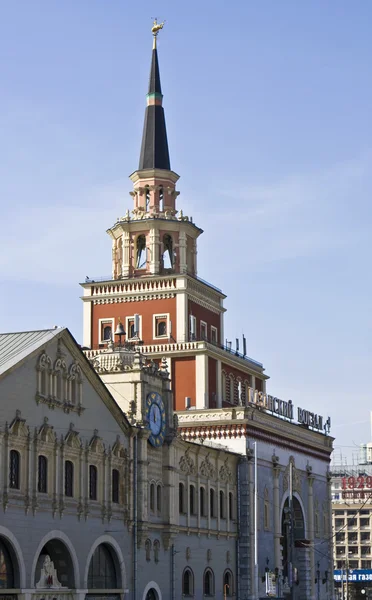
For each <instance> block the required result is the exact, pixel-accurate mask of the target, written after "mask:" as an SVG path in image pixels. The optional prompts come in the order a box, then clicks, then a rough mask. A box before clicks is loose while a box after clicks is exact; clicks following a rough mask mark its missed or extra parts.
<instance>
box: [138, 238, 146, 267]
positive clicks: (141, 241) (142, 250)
mask: <svg viewBox="0 0 372 600" xmlns="http://www.w3.org/2000/svg"><path fill="white" fill-rule="evenodd" d="M145 267H146V236H144V235H139V236H138V238H137V260H136V269H144V268H145Z"/></svg>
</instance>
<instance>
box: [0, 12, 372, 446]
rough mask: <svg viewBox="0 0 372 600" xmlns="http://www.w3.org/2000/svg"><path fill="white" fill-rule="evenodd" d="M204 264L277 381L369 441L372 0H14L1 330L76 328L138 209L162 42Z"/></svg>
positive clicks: (1, 47)
mask: <svg viewBox="0 0 372 600" xmlns="http://www.w3.org/2000/svg"><path fill="white" fill-rule="evenodd" d="M155 14H156V15H157V16H158V17H159V19H166V20H167V23H166V27H165V28H164V30H163V32H161V36H159V45H158V47H159V60H160V69H161V78H162V86H163V93H164V107H165V111H166V119H167V128H168V138H169V145H170V153H171V162H172V168H173V169H174V170H175V171H176V172H178V173H179V174H180V175H181V179H180V181H179V190H180V192H181V195H180V196H179V207H182V209H183V210H184V213H185V214H188V215H192V216H193V218H194V220H195V222H196V223H197V224H198V225H199V226H201V227H202V228H203V229H204V230H205V233H204V234H203V236H202V237H201V238H200V243H199V254H198V259H199V275H200V276H201V277H203V278H205V279H207V280H208V281H210V282H212V283H214V284H215V285H217V286H218V287H221V288H223V290H224V291H225V292H226V293H227V294H228V298H227V301H226V307H227V309H228V313H227V316H226V333H227V338H228V339H232V340H234V339H235V337H237V336H241V334H242V333H243V332H244V333H245V335H246V337H247V346H248V353H249V355H250V356H252V357H254V358H256V359H258V360H261V361H262V362H264V364H265V366H266V370H267V373H268V374H269V375H270V377H271V379H270V382H269V385H268V390H269V391H270V392H271V393H273V394H275V395H277V396H279V397H281V398H283V399H289V398H291V399H292V400H293V401H294V403H295V404H296V405H300V406H303V407H304V408H309V409H313V410H315V411H319V412H320V413H322V414H324V415H325V414H330V415H331V416H332V419H333V426H332V433H333V435H335V436H336V437H337V440H336V446H337V447H338V448H337V453H338V456H339V455H340V452H341V451H342V453H343V455H350V454H351V452H352V449H353V447H355V444H359V443H360V442H363V441H369V439H370V424H369V411H370V409H372V403H371V392H370V378H369V376H370V373H371V356H372V341H371V340H372V336H371V325H372V317H371V309H370V304H371V303H370V296H371V292H372V289H371V288H372V285H371V275H370V271H371V270H370V257H371V224H372V219H371V216H372V215H371V194H372V176H371V172H372V135H371V134H372V119H371V106H372V85H371V77H370V65H371V59H372V38H371V35H370V23H371V20H372V5H371V3H368V2H362V1H360V2H355V3H350V2H348V1H343V0H338V2H331V1H329V0H326V1H325V0H319V1H318V0H312V2H307V3H305V2H298V0H293V1H290V0H283V1H281V2H278V1H277V0H260V1H259V2H258V1H255V2H253V1H248V2H247V1H244V2H240V1H237V0H236V1H235V2H234V3H233V4H231V3H227V2H222V1H218V0H217V1H214V2H211V1H210V0H204V1H203V2H195V1H194V0H189V1H188V3H187V9H185V4H184V3H183V4H182V3H175V2H170V1H159V2H157V3H154V2H149V1H145V0H142V2H140V3H139V2H138V3H135V2H125V1H124V0H105V1H104V0H79V2H76V0H64V1H63V2H57V0H17V2H14V0H2V2H1V12H0V53H1V60H0V80H1V94H0V131H1V141H2V143H1V145H0V198H1V208H2V211H1V224H2V227H1V232H2V235H1V238H2V253H1V254H0V272H1V275H2V277H1V283H0V285H1V290H0V292H1V293H0V330H1V331H12V330H21V329H37V328H46V327H50V326H53V325H54V324H58V325H66V326H68V327H69V328H70V330H71V331H72V333H73V334H74V335H75V337H76V338H77V339H78V341H81V337H82V336H81V334H82V303H81V301H80V300H79V295H80V294H81V290H80V288H79V286H78V282H79V281H83V280H84V278H85V275H89V276H98V275H105V274H109V273H110V270H111V265H110V257H111V245H110V240H109V237H108V236H107V234H106V233H105V231H106V229H107V227H109V226H110V225H111V224H113V222H114V221H115V220H116V217H117V216H119V215H123V214H124V213H125V211H126V209H127V208H130V207H131V199H130V196H129V194H128V192H129V191H130V189H131V182H130V181H129V179H128V175H129V174H130V173H131V172H132V171H134V170H135V169H136V167H137V163H138V157H139V148H140V141H141V133H142V125H143V116H144V108H145V94H146V88H147V81H148V73H149V66H150V55H151V34H150V28H151V22H152V21H151V17H153V16H155Z"/></svg>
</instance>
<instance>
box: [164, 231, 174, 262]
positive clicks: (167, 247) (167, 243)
mask: <svg viewBox="0 0 372 600" xmlns="http://www.w3.org/2000/svg"><path fill="white" fill-rule="evenodd" d="M163 247H164V252H163V267H164V269H173V264H174V253H173V240H172V237H171V236H170V235H169V234H168V233H166V234H165V236H164V237H163Z"/></svg>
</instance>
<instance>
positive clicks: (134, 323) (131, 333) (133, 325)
mask: <svg viewBox="0 0 372 600" xmlns="http://www.w3.org/2000/svg"><path fill="white" fill-rule="evenodd" d="M125 325H126V328H125V331H126V333H127V340H128V341H131V340H142V318H141V316H140V315H133V316H132V317H126V319H125Z"/></svg>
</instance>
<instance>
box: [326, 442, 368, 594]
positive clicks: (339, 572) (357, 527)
mask: <svg viewBox="0 0 372 600" xmlns="http://www.w3.org/2000/svg"><path fill="white" fill-rule="evenodd" d="M371 446H372V444H370V443H367V444H362V445H361V446H360V449H359V460H356V461H355V462H354V464H352V465H348V464H345V463H344V462H343V461H342V459H341V457H340V458H335V459H334V460H333V462H332V467H331V493H332V523H333V532H334V549H333V553H334V567H335V571H334V578H335V582H336V591H337V592H338V593H339V597H340V598H341V597H346V593H348V598H349V600H355V599H357V598H372V552H371V542H372V540H371V518H372V462H371V461H370V459H369V455H368V450H369V448H370V447H371ZM346 587H347V588H348V589H347V592H346ZM342 592H343V593H344V596H342Z"/></svg>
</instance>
